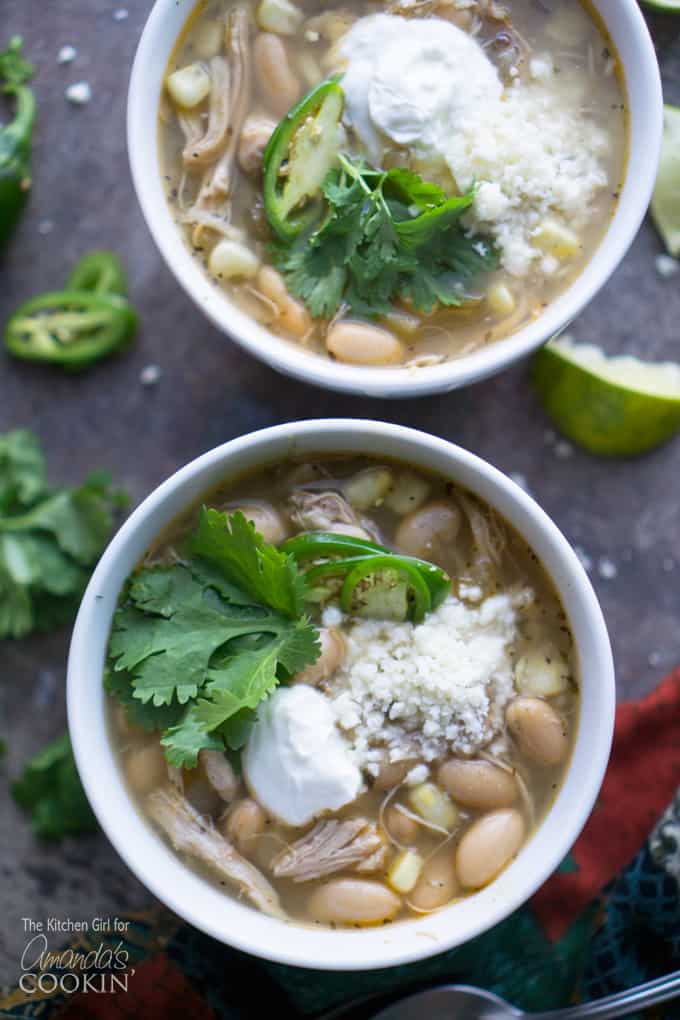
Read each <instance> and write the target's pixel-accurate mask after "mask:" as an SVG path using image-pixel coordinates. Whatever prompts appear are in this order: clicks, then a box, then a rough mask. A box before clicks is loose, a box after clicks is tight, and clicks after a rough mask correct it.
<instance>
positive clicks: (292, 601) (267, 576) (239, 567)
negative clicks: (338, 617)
mask: <svg viewBox="0 0 680 1020" xmlns="http://www.w3.org/2000/svg"><path fill="white" fill-rule="evenodd" d="M189 548H190V550H191V552H192V553H193V554H194V555H195V556H200V557H201V558H202V559H204V560H207V561H208V563H211V564H213V565H214V566H216V567H218V568H219V569H220V570H221V571H222V573H223V574H224V576H225V577H226V578H227V580H228V581H231V583H232V584H234V585H236V586H237V587H238V588H240V589H241V590H242V591H243V592H247V593H248V594H249V595H252V596H253V598H255V599H256V600H257V601H259V602H260V603H262V604H263V605H265V606H271V608H272V609H275V610H276V611H277V612H279V613H283V614H284V615H285V616H290V617H292V618H293V619H294V618H295V617H297V616H300V614H301V613H302V610H303V606H304V601H305V582H304V578H303V577H302V574H301V573H300V571H299V570H298V569H297V566H296V564H295V560H294V559H293V558H292V557H290V556H286V555H285V554H284V553H281V552H279V551H278V549H277V548H276V546H273V545H270V544H269V543H267V542H265V540H264V539H263V538H262V536H261V535H259V534H258V533H257V531H256V530H255V526H254V525H253V524H252V523H251V522H250V521H248V520H246V518H245V517H244V515H243V514H242V513H241V512H240V511H237V512H236V513H234V514H229V515H227V514H224V513H221V512H220V511H219V510H213V509H208V508H207V507H203V509H202V510H201V514H200V517H199V521H198V528H197V530H196V533H195V535H194V536H193V537H192V538H191V540H190V542H189Z"/></svg>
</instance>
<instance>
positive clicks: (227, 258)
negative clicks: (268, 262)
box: [208, 240, 260, 280]
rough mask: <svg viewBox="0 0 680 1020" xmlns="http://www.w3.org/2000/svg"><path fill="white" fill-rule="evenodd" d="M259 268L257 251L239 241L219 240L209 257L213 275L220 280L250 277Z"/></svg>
mask: <svg viewBox="0 0 680 1020" xmlns="http://www.w3.org/2000/svg"><path fill="white" fill-rule="evenodd" d="M259 268H260V260H259V259H258V257H257V255H256V254H255V252H254V251H251V249H250V248H248V247H246V245H245V244H240V242H239V241H226V240H225V241H218V243H217V244H216V245H215V247H214V248H213V250H212V251H211V252H210V257H209V259H208V269H209V270H210V274H211V276H216V277H218V279H220V280H233V279H238V278H240V279H249V278H250V277H252V276H255V274H256V273H257V271H258V269H259Z"/></svg>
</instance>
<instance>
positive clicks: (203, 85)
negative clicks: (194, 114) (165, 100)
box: [166, 64, 210, 109]
mask: <svg viewBox="0 0 680 1020" xmlns="http://www.w3.org/2000/svg"><path fill="white" fill-rule="evenodd" d="M166 85H167V89H168V92H169V93H170V96H171V98H172V100H173V102H174V103H176V104H177V106H181V107H183V108H184V109H191V107H192V106H198V104H199V103H202V102H203V100H204V99H205V97H206V96H207V95H208V93H209V92H210V75H209V74H208V72H207V71H206V69H205V67H203V65H202V64H187V66H186V67H181V68H180V69H179V71H174V72H173V74H171V75H170V76H169V78H168V80H167V81H166Z"/></svg>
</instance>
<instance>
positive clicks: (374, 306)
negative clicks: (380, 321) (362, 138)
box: [271, 153, 498, 318]
mask: <svg viewBox="0 0 680 1020" xmlns="http://www.w3.org/2000/svg"><path fill="white" fill-rule="evenodd" d="M322 191H323V195H324V198H325V199H326V202H327V206H328V208H327V211H326V216H325V218H324V220H323V222H322V223H321V225H320V226H318V227H317V228H316V229H314V230H313V231H312V233H311V234H307V235H304V236H301V237H298V238H296V239H295V240H294V241H292V242H291V243H285V242H281V241H277V242H276V243H275V244H274V245H272V248H271V251H272V256H273V258H274V261H275V263H276V265H277V267H278V268H279V270H280V271H281V272H282V273H283V275H284V277H285V280H286V286H287V287H288V289H289V290H290V292H291V293H292V294H294V295H295V296H296V297H298V298H300V300H302V301H304V303H305V304H306V306H307V308H308V309H309V311H310V313H311V314H312V316H313V317H314V318H332V316H334V315H335V314H336V313H337V312H338V310H339V309H340V308H341V307H342V306H346V307H347V308H348V309H349V311H350V312H352V313H353V314H354V315H359V316H363V317H365V318H373V317H375V316H378V315H386V314H388V313H389V312H390V311H391V310H392V308H393V307H394V303H395V301H397V300H399V299H404V298H408V299H409V300H411V301H412V302H413V304H414V305H415V307H416V308H417V309H418V310H419V311H423V312H430V311H432V309H433V308H434V307H435V306H436V305H437V304H443V305H461V304H464V303H465V302H466V301H468V300H469V292H468V287H469V285H470V283H471V281H472V280H473V279H474V277H475V276H477V275H479V274H481V273H483V272H488V271H490V270H492V269H495V268H496V267H497V265H498V257H497V254H496V252H495V250H494V249H493V247H492V246H491V245H490V244H489V243H488V242H487V241H486V240H485V239H483V238H474V237H470V236H468V235H467V234H466V233H464V231H463V230H462V229H461V227H460V224H459V220H460V217H461V216H462V215H463V213H464V212H465V211H466V210H467V209H469V207H470V206H471V205H472V202H473V201H474V189H472V190H470V191H469V192H467V193H466V194H465V195H460V196H456V197H452V198H447V196H446V194H445V192H444V191H443V189H442V188H440V187H439V185H437V184H433V183H431V182H429V181H424V180H423V179H422V178H421V177H420V176H419V175H418V174H416V173H414V172H413V171H411V170H408V169H406V168H402V167H399V168H395V169H392V170H387V171H382V170H375V169H373V168H371V167H369V166H368V165H367V164H366V163H365V162H363V161H361V160H356V161H355V160H352V159H351V158H350V157H348V156H346V155H344V154H342V153H341V154H340V155H339V157H338V166H336V167H334V168H333V169H332V170H331V171H330V173H329V174H328V176H327V178H326V180H325V181H324V183H323V185H322ZM480 249H483V252H484V254H483V256H482V257H480V255H479V251H480Z"/></svg>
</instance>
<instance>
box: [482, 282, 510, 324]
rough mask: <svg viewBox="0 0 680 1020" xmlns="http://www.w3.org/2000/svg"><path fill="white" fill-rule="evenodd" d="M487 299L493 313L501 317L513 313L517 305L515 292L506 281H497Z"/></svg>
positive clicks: (490, 289) (503, 317)
mask: <svg viewBox="0 0 680 1020" xmlns="http://www.w3.org/2000/svg"><path fill="white" fill-rule="evenodd" d="M486 300H487V304H488V305H489V308H490V309H491V311H492V312H493V314H494V315H496V316H498V318H499V319H505V318H507V317H508V315H512V313H513V312H514V310H515V308H516V307H517V302H516V301H515V298H514V296H513V293H512V291H511V290H510V288H509V287H508V286H507V284H505V283H496V284H494V285H493V287H490V288H489V293H488V294H487V295H486Z"/></svg>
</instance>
